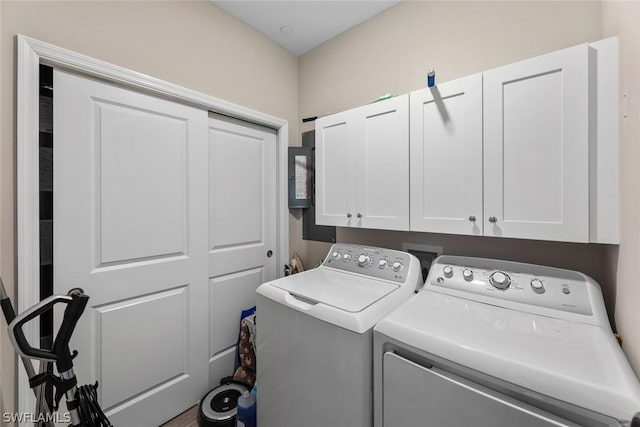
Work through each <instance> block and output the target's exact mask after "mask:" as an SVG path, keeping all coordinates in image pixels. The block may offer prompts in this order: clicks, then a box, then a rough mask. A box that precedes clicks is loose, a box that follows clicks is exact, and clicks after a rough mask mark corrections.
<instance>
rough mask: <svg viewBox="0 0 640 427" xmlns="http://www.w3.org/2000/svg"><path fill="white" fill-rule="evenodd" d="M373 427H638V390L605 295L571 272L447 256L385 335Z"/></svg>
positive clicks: (380, 328) (381, 326)
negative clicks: (633, 426) (633, 425)
mask: <svg viewBox="0 0 640 427" xmlns="http://www.w3.org/2000/svg"><path fill="white" fill-rule="evenodd" d="M374 372H375V374H374V388H375V399H374V407H375V416H374V418H375V423H374V425H375V427H417V426H420V427H465V426H474V427H502V426H504V427H507V426H509V427H514V426H519V427H534V426H535V427H547V426H586V427H595V426H599V427H603V426H621V425H624V426H628V425H629V421H630V420H631V419H632V417H633V415H634V413H636V412H638V411H640V384H639V383H638V380H637V378H636V376H635V375H634V373H633V371H632V370H631V368H630V366H629V363H628V362H627V359H626V358H625V356H624V354H623V353H622V351H621V349H620V346H619V345H618V343H617V341H616V339H615V338H614V336H613V333H612V331H611V328H610V326H609V321H608V319H607V315H606V310H605V306H604V302H603V299H602V293H601V291H600V287H599V286H598V284H597V283H595V282H594V281H593V280H592V279H590V278H589V277H587V276H585V275H583V274H581V273H578V272H575V271H569V270H561V269H555V268H550V267H542V266H536V265H531V264H522V263H515V262H507V261H497V260H490V259H481V258H468V257H455V256H442V257H439V258H437V259H436V260H435V261H434V263H433V264H432V267H431V270H430V272H429V276H428V277H427V281H426V283H425V286H424V288H423V289H422V290H421V291H420V292H419V293H418V294H417V295H416V296H414V297H413V298H412V299H411V300H410V301H408V302H407V303H405V304H404V305H402V306H401V307H400V308H398V309H397V310H395V311H394V312H393V313H391V314H390V315H389V316H387V317H386V318H385V319H384V320H382V321H381V322H380V323H378V325H377V326H376V327H375V332H374Z"/></svg>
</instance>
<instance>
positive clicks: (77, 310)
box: [53, 288, 89, 372]
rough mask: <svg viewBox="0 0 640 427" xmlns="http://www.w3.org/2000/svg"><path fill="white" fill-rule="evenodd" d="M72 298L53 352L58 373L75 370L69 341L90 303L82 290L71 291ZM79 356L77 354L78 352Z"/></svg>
mask: <svg viewBox="0 0 640 427" xmlns="http://www.w3.org/2000/svg"><path fill="white" fill-rule="evenodd" d="M69 295H70V296H71V302H70V303H69V304H68V305H67V308H66V309H65V310H64V317H63V318H62V324H61V325H60V329H59V330H58V333H57V334H56V338H55V340H54V342H53V352H54V353H55V354H56V356H57V359H58V360H57V362H56V367H57V368H58V372H66V371H68V370H69V369H71V368H73V362H72V359H73V357H74V356H73V355H72V354H71V352H70V351H69V341H71V336H72V335H73V331H74V330H75V328H76V324H77V323H78V320H80V316H82V313H84V309H85V307H86V306H87V303H88V302H89V296H88V295H85V294H84V292H83V291H82V289H78V288H76V289H72V290H71V291H69ZM76 354H77V352H76Z"/></svg>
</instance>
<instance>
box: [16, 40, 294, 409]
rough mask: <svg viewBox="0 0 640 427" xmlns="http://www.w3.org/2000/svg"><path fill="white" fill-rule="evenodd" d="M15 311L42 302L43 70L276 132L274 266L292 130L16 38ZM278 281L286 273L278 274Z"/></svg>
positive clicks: (27, 403) (282, 251)
mask: <svg viewBox="0 0 640 427" xmlns="http://www.w3.org/2000/svg"><path fill="white" fill-rule="evenodd" d="M17 54H18V64H17V76H16V78H17V86H18V91H17V104H16V149H17V167H16V180H17V251H16V257H17V272H16V280H17V284H16V286H15V289H16V290H17V293H16V296H17V311H18V312H23V311H24V310H26V309H27V308H29V307H31V306H33V305H34V304H37V303H38V302H39V301H40V295H39V283H40V270H39V265H40V252H39V248H40V226H39V194H38V192H39V179H38V170H39V157H38V154H39V142H38V123H39V67H40V64H43V65H48V66H51V67H54V68H62V69H65V70H68V71H72V72H75V73H79V74H81V75H84V76H86V77H93V78H98V79H101V80H103V81H107V82H108V83H111V84H114V85H119V86H124V87H126V88H129V89H133V90H137V91H140V92H142V93H145V94H149V95H153V96H157V97H160V98H165V99H169V100H173V101H177V102H181V103H184V104H187V105H191V106H195V107H197V108H201V109H203V110H208V111H213V112H216V113H221V114H224V115H227V116H231V117H234V118H237V119H241V120H246V121H249V122H252V123H256V124H259V125H262V126H265V127H268V128H271V129H275V130H276V132H277V136H276V143H277V191H276V193H277V225H278V230H277V248H276V250H275V255H276V257H277V264H276V265H284V264H287V263H288V260H289V221H288V208H287V200H288V199H287V197H288V194H287V167H286V165H287V149H288V145H289V125H288V122H287V121H286V120H284V119H280V118H277V117H273V116H271V115H268V114H264V113H261V112H259V111H255V110H252V109H250V108H246V107H243V106H241V105H237V104H234V103H231V102H228V101H224V100H222V99H219V98H215V97H212V96H209V95H205V94H202V93H200V92H196V91H193V90H190V89H186V88H184V87H181V86H178V85H175V84H172V83H168V82H166V81H163V80H160V79H156V78H154V77H150V76H147V75H145V74H142V73H139V72H136V71H132V70H129V69H126V68H124V67H119V66H116V65H113V64H110V63H107V62H104V61H101V60H98V59H95V58H92V57H89V56H86V55H82V54H79V53H76V52H73V51H71V50H68V49H64V48H61V47H58V46H55V45H52V44H49V43H45V42H42V41H39V40H36V39H33V38H30V37H26V36H23V35H18V36H17ZM277 275H278V277H280V276H282V275H283V273H282V272H280V271H278V272H277ZM37 323H38V322H29V323H27V324H26V325H25V327H24V333H25V336H26V337H27V339H28V340H29V342H31V343H37V342H39V327H38V324H37ZM17 382H18V407H17V411H18V412H21V413H30V412H32V409H33V408H34V406H35V398H34V396H33V392H32V390H31V389H30V388H29V381H28V378H27V375H26V374H25V373H24V370H22V369H18V375H17Z"/></svg>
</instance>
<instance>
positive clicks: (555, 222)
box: [483, 45, 589, 242]
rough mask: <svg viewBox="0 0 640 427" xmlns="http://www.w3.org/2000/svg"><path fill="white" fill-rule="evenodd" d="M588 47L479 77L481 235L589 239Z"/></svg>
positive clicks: (518, 64)
mask: <svg viewBox="0 0 640 427" xmlns="http://www.w3.org/2000/svg"><path fill="white" fill-rule="evenodd" d="M588 71H589V48H588V46H587V45H581V46H577V47H574V48H570V49H565V50H562V51H558V52H554V53H550V54H547V55H543V56H539V57H536V58H532V59H528V60H525V61H521V62H518V63H515V64H510V65H507V66H504V67H500V68H497V69H494V70H491V71H487V72H485V73H484V109H483V110H484V234H485V235H487V236H504V237H519V238H525V239H540V240H561V241H573V242H588V241H589V73H588Z"/></svg>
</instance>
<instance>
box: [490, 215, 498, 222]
mask: <svg viewBox="0 0 640 427" xmlns="http://www.w3.org/2000/svg"><path fill="white" fill-rule="evenodd" d="M489 222H493V223H494V224H495V223H496V222H498V218H496V217H495V216H490V217H489Z"/></svg>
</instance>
